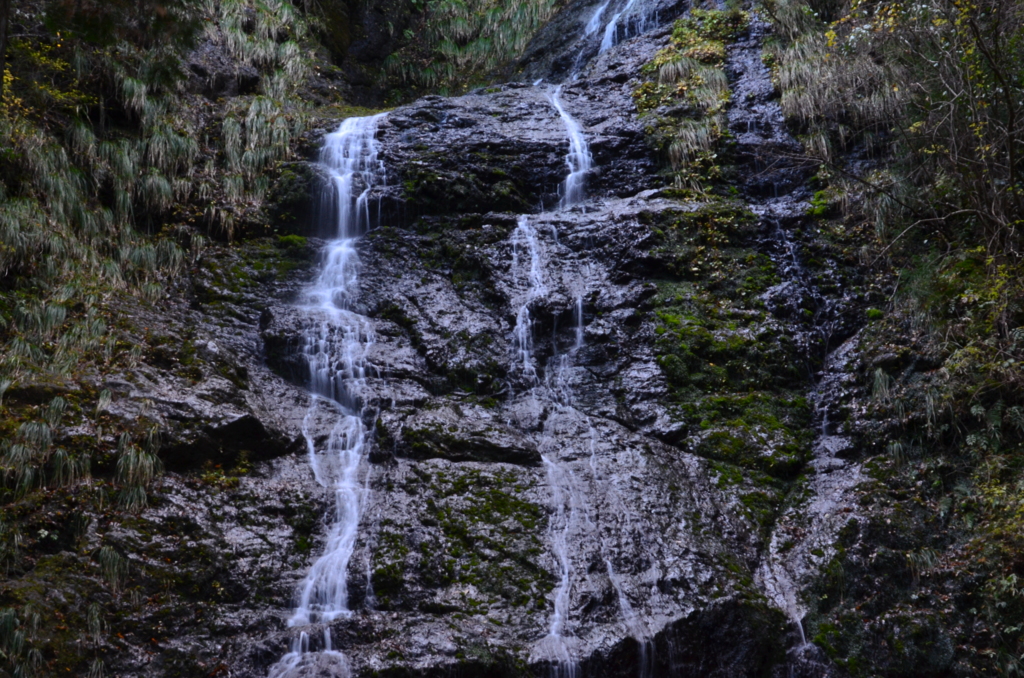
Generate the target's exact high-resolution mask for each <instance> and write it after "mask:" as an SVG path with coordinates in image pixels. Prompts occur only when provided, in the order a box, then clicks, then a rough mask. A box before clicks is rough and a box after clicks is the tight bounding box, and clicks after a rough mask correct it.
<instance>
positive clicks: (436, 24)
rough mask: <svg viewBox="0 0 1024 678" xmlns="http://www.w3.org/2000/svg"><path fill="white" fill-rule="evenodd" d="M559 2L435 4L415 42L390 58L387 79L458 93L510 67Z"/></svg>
mask: <svg viewBox="0 0 1024 678" xmlns="http://www.w3.org/2000/svg"><path fill="white" fill-rule="evenodd" d="M562 4H563V3H562V2H561V0H524V1H522V2H514V3H496V2H493V0H433V1H432V2H429V3H427V7H426V10H425V12H424V15H423V19H422V25H421V27H420V28H419V30H417V31H416V39H415V40H410V41H409V43H408V44H407V45H406V46H405V47H403V48H402V49H400V50H398V51H396V52H395V53H393V54H391V55H389V56H388V57H387V58H386V59H385V60H384V63H383V69H382V75H383V77H384V79H385V80H387V81H389V82H390V83H391V84H394V85H397V86H399V87H412V88H414V89H430V90H435V89H436V90H441V91H442V92H454V91H456V90H458V89H462V88H464V87H466V86H467V85H468V84H469V83H470V82H473V81H475V80H478V79H480V78H482V77H484V76H486V75H487V74H488V73H490V72H491V71H494V70H495V69H497V68H498V67H499V66H501V65H503V64H505V63H507V62H508V61H509V60H510V59H512V58H513V57H515V56H516V55H517V54H519V53H520V52H521V51H522V50H523V48H525V47H526V44H527V42H529V40H530V39H531V38H532V37H533V35H534V34H535V33H536V31H537V30H538V29H539V28H540V27H541V26H542V25H543V23H544V22H545V21H547V20H548V19H549V18H551V17H552V16H553V15H554V13H555V12H556V11H557V10H558V8H559V7H560V6H561V5H562Z"/></svg>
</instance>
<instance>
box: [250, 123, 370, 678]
mask: <svg viewBox="0 0 1024 678" xmlns="http://www.w3.org/2000/svg"><path fill="white" fill-rule="evenodd" d="M381 117H382V115H378V116H374V117H369V118H349V119H348V120H345V121H344V122H343V123H342V124H341V126H340V127H339V128H338V130H337V131H336V132H334V133H332V134H329V135H328V136H327V138H326V139H325V141H324V148H323V150H322V152H321V156H320V159H321V165H322V167H323V169H324V171H325V173H326V175H327V177H328V182H327V184H328V185H327V187H326V189H325V192H324V196H323V197H322V199H321V202H320V222H321V223H320V227H321V230H322V231H326V232H328V233H330V235H331V236H332V237H333V238H334V239H333V240H331V241H330V242H328V243H327V245H326V246H325V247H324V254H323V266H322V268H321V270H320V274H319V276H318V278H317V280H316V282H315V283H314V284H313V285H312V286H311V287H310V288H309V289H307V290H306V291H305V294H304V298H303V301H302V303H301V307H302V308H303V309H304V310H305V311H306V312H307V313H308V316H309V318H310V323H309V327H308V329H307V331H306V337H305V344H304V347H303V355H304V356H305V358H306V361H307V363H308V365H309V380H310V390H311V391H312V393H313V399H312V403H311V404H310V408H309V411H308V412H307V414H306V417H305V420H304V423H303V435H304V436H305V439H306V448H307V452H308V454H309V461H310V466H311V467H312V470H313V474H314V477H315V478H316V481H317V483H319V484H320V485H321V486H323V487H325V488H327V489H328V490H329V491H330V492H332V493H333V499H334V505H333V522H332V523H331V525H330V527H329V529H328V534H327V543H326V545H325V548H324V553H323V554H322V555H321V556H320V557H319V558H318V559H317V560H316V562H314V563H313V566H312V567H311V568H310V570H309V573H308V574H307V575H306V578H305V580H304V581H303V583H302V585H301V587H300V589H299V592H298V604H297V606H296V608H295V611H294V612H293V614H292V616H291V618H290V619H289V620H288V625H289V626H290V627H299V626H313V625H316V626H319V627H320V628H319V629H316V628H310V629H308V630H307V629H304V630H303V631H302V632H301V633H300V634H299V635H298V637H297V638H295V640H294V641H293V643H292V646H291V648H290V651H289V652H288V653H287V654H286V655H285V656H284V657H282V659H281V660H280V661H279V662H278V663H277V664H275V665H274V666H273V667H271V669H270V674H269V675H270V677H271V678H293V677H297V676H318V677H319V676H336V677H338V678H342V677H347V676H349V675H350V670H349V664H348V659H347V658H346V657H345V655H344V654H343V653H342V652H340V651H338V650H335V649H334V648H333V645H332V641H331V631H330V627H329V626H328V624H329V623H330V622H332V621H334V620H335V619H338V618H342V617H347V616H350V615H351V610H349V607H348V585H347V574H348V564H349V560H351V558H352V552H353V550H354V549H355V541H356V536H357V533H358V529H359V521H360V517H361V514H362V506H363V504H364V502H365V496H366V493H367V488H366V486H365V485H364V484H362V483H360V480H359V469H360V466H361V464H362V461H363V458H364V457H365V455H366V452H367V448H368V446H369V434H368V431H367V430H366V427H365V425H364V424H363V417H362V414H363V413H362V411H361V409H362V407H363V405H362V403H361V398H360V393H361V391H362V386H363V384H364V383H365V380H366V378H367V377H368V376H369V375H370V373H371V372H372V366H371V365H370V364H369V363H368V361H367V358H366V356H367V351H368V349H369V348H370V346H371V345H372V343H373V340H374V335H373V326H372V324H371V323H370V321H369V320H368V319H367V318H365V317H363V316H361V315H359V314H357V313H354V312H353V311H352V310H351V309H350V308H349V306H350V304H351V301H352V299H353V298H354V296H355V294H356V292H357V290H358V269H359V256H358V252H357V250H356V247H355V241H356V238H358V237H359V236H360V235H361V234H362V233H364V232H365V231H366V229H367V228H369V225H370V198H369V196H370V193H371V191H372V189H373V188H374V187H375V186H376V185H378V184H380V183H381V182H382V181H383V168H382V166H381V163H380V161H379V160H378V158H377V142H376V141H375V139H374V136H375V134H376V130H377V125H378V123H379V121H380V119H381ZM325 414H326V415H327V416H330V417H333V418H334V424H333V426H332V428H331V430H330V432H329V433H328V435H327V438H326V442H319V443H318V436H317V433H318V431H317V430H316V428H315V426H314V423H315V422H316V421H317V420H319V419H321V418H322V417H323V415H325ZM317 630H319V631H322V639H316V637H315V636H314V635H313V633H314V631H317ZM314 640H316V642H314Z"/></svg>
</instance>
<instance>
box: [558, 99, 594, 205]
mask: <svg viewBox="0 0 1024 678" xmlns="http://www.w3.org/2000/svg"><path fill="white" fill-rule="evenodd" d="M561 96H562V85H559V86H558V87H556V88H555V89H554V90H553V91H552V92H551V105H552V106H554V107H555V110H556V111H558V115H559V116H560V117H561V118H562V122H563V123H564V124H565V131H566V132H567V133H568V135H569V153H568V154H567V155H566V156H565V164H566V165H567V166H568V168H569V174H568V176H566V177H565V181H563V182H562V187H561V195H562V197H561V200H560V201H559V203H558V206H559V208H560V209H566V208H567V207H572V206H573V205H576V204H578V203H581V202H583V199H584V197H586V179H587V173H588V172H589V171H590V170H591V169H593V166H594V157H593V156H592V155H591V154H590V145H589V144H588V143H587V139H586V137H585V136H583V127H582V126H581V125H580V123H579V121H577V120H576V118H574V117H572V116H571V115H569V113H568V112H566V110H565V107H564V106H563V105H562V99H561Z"/></svg>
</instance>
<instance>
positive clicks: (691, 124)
mask: <svg viewBox="0 0 1024 678" xmlns="http://www.w3.org/2000/svg"><path fill="white" fill-rule="evenodd" d="M749 21H750V18H749V16H748V15H747V14H746V13H745V12H741V11H739V10H726V11H722V10H700V9H695V10H693V11H692V12H691V13H690V16H689V17H687V18H684V19H679V20H678V21H676V23H675V25H674V27H673V30H672V38H671V41H670V44H669V46H668V47H666V48H665V49H663V50H661V51H660V52H658V53H657V54H656V55H655V57H654V59H653V60H652V61H651V62H650V63H648V64H646V65H645V66H644V67H643V72H644V73H645V74H646V75H647V76H648V79H647V80H646V81H645V82H643V83H641V84H640V85H639V86H638V87H637V88H636V89H635V90H634V91H633V100H634V101H635V103H636V107H637V110H638V111H639V112H640V113H641V114H644V113H651V112H652V111H656V110H658V109H660V108H661V107H667V108H669V109H670V112H669V113H668V114H667V115H665V116H663V117H662V118H660V119H657V120H652V122H651V123H650V124H649V125H648V128H647V133H648V136H649V139H650V141H651V143H652V144H653V145H654V146H656V147H657V148H658V149H659V150H661V151H662V152H663V153H664V154H665V156H666V157H667V159H668V161H669V163H670V164H671V166H672V169H673V170H674V171H675V179H676V185H677V186H678V187H680V188H686V189H688V190H691V191H694V192H697V193H701V192H702V191H703V185H704V183H705V182H707V181H708V180H715V179H717V178H719V172H720V170H719V168H718V165H717V163H716V157H717V156H716V152H715V149H716V147H717V145H718V143H719V140H720V139H721V138H722V136H723V135H724V134H725V133H726V132H725V129H726V123H725V118H724V111H725V107H726V105H727V104H728V102H729V96H730V90H729V82H728V78H727V77H726V73H725V70H724V65H725V53H726V43H727V42H729V41H732V40H735V39H736V38H737V37H739V36H740V35H741V34H742V33H743V32H744V31H746V30H747V26H748V24H749Z"/></svg>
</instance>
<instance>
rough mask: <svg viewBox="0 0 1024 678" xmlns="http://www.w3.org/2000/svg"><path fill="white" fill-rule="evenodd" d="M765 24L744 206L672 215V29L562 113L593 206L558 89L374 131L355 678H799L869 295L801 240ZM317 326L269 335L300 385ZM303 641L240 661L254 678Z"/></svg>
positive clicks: (741, 47) (797, 187) (677, 208)
mask: <svg viewBox="0 0 1024 678" xmlns="http://www.w3.org/2000/svg"><path fill="white" fill-rule="evenodd" d="M592 11H593V8H590V7H588V8H582V9H579V10H578V11H577V14H576V15H575V16H589V15H590V14H591V13H592ZM563 23H571V21H570V20H569V19H566V20H565V21H563ZM764 30H765V26H764V25H763V24H761V23H758V22H755V23H754V24H753V25H752V27H751V29H750V31H749V33H748V34H747V35H745V36H744V37H743V38H742V39H741V40H740V41H739V42H738V43H737V44H735V45H734V46H733V47H731V48H730V50H731V52H730V54H731V57H730V62H729V70H730V71H731V72H730V80H731V81H732V83H733V85H732V86H733V89H734V95H733V96H734V103H733V108H732V109H731V113H730V119H729V124H730V130H731V131H732V132H733V134H734V136H735V142H734V143H733V144H732V147H731V149H730V157H731V164H732V165H733V166H734V167H735V168H736V170H737V176H738V177H742V178H740V179H738V180H737V181H736V183H735V186H736V187H737V188H738V189H739V191H738V192H737V193H736V194H735V195H734V197H714V196H704V197H703V198H698V199H686V198H684V197H673V196H675V195H679V192H678V191H676V192H674V191H673V190H670V189H667V188H665V187H664V186H665V181H664V179H662V178H661V177H660V176H659V175H658V168H659V161H658V158H657V157H656V155H655V153H654V152H653V151H652V149H651V148H650V146H649V145H648V142H647V139H646V135H645V127H646V126H648V125H650V124H652V119H651V118H650V117H648V118H646V119H643V118H640V117H639V116H638V114H637V113H636V109H635V106H634V103H633V97H632V93H633V92H634V90H635V89H636V88H637V87H638V86H639V84H640V81H639V79H638V78H639V73H640V70H641V66H643V64H645V63H647V62H649V61H651V60H652V59H653V58H654V56H655V54H656V52H657V51H658V50H659V49H660V48H662V47H664V45H665V44H666V40H667V31H664V30H662V31H658V30H654V31H651V32H648V33H646V34H645V35H643V36H641V37H639V38H636V39H634V40H631V41H629V42H626V43H624V44H621V45H619V46H618V47H616V48H614V49H613V50H611V51H608V52H607V53H605V54H602V55H601V57H600V58H599V59H597V60H595V61H594V62H593V64H592V65H591V66H590V67H589V68H587V69H586V70H584V71H583V72H582V74H581V76H580V77H579V78H578V79H574V80H572V81H571V82H568V83H567V84H566V85H565V86H564V87H563V89H561V90H560V97H561V101H562V103H563V105H564V107H565V109H566V110H567V111H568V112H569V114H570V115H571V116H572V117H574V118H576V119H577V120H579V121H580V122H581V124H582V127H583V131H584V134H585V136H586V138H587V140H588V141H589V143H590V148H591V150H592V152H593V156H594V165H595V166H596V168H597V169H596V170H595V171H594V172H593V173H592V174H591V175H590V176H588V182H587V190H588V196H589V197H588V199H587V200H586V201H585V202H584V203H582V204H579V205H576V206H574V207H571V208H567V209H557V206H558V203H559V195H558V189H559V184H560V182H561V181H562V179H564V177H565V174H566V165H565V155H566V153H567V152H568V140H567V137H566V130H565V126H564V123H563V121H562V120H561V118H560V116H559V114H558V112H557V110H556V108H555V106H554V105H553V101H552V97H553V96H555V94H554V90H553V89H552V88H549V87H546V86H544V85H543V84H541V85H538V86H529V85H522V84H510V85H503V86H498V87H494V88H491V89H489V90H484V91H479V92H474V93H472V94H470V95H467V96H464V97H459V98H456V99H444V98H440V97H428V98H425V99H422V100H420V101H418V102H416V103H415V104H412V105H410V106H407V107H403V108H400V109H398V110H396V111H393V112H391V113H390V114H388V116H387V117H386V118H385V119H384V120H383V121H382V122H381V123H380V125H379V131H378V135H377V139H378V142H379V144H380V157H381V159H382V161H383V164H384V167H385V168H386V174H387V181H386V185H385V186H383V187H381V188H379V189H376V195H375V196H374V197H375V202H376V203H377V204H378V205H379V226H378V227H377V228H376V229H375V230H373V231H372V232H370V233H369V234H368V235H367V236H366V237H365V238H363V239H362V240H361V241H360V242H359V245H358V248H359V256H360V260H361V269H360V271H361V272H360V276H361V278H360V284H359V295H358V298H357V299H356V300H355V301H354V305H353V309H354V310H356V311H357V312H358V313H360V314H362V315H364V316H365V317H367V318H369V319H371V321H372V323H373V326H374V334H375V340H374V342H373V343H372V344H370V345H369V347H368V349H367V350H368V353H367V357H366V360H367V362H368V363H369V364H370V365H372V366H373V369H372V370H371V374H372V376H370V377H369V378H368V379H367V380H366V382H365V384H364V385H363V387H362V388H361V394H362V397H363V400H364V402H363V403H361V406H362V407H363V412H364V413H365V417H366V424H367V425H368V426H372V427H373V430H374V432H375V439H374V450H373V452H372V453H371V455H370V459H369V462H370V463H369V464H368V465H367V466H366V468H365V471H364V472H365V474H366V483H367V487H368V489H369V492H368V494H367V497H368V498H367V500H366V501H367V504H366V506H365V508H364V513H363V520H362V522H361V524H360V529H359V537H358V543H357V547H356V551H355V553H354V555H353V557H352V559H351V561H350V564H349V575H348V585H349V595H350V605H351V607H352V608H353V609H354V610H355V612H354V614H353V617H352V618H351V619H346V620H344V621H336V622H333V623H332V625H331V637H332V638H333V644H334V647H335V648H338V647H340V648H342V649H343V650H344V652H345V654H346V656H347V657H348V661H349V662H350V665H351V668H352V670H353V671H354V672H355V673H357V674H369V673H371V672H379V673H384V674H388V675H392V674H394V675H399V674H401V675H405V674H407V673H409V672H412V673H415V674H417V675H420V674H422V675H435V674H442V673H444V674H446V673H447V672H449V671H452V670H459V671H461V672H467V671H468V672H470V673H478V674H480V675H492V674H495V673H500V672H513V673H518V672H521V671H526V672H528V673H529V672H536V671H543V670H545V669H544V667H549V670H552V671H563V672H564V671H570V670H576V669H574V668H573V667H578V668H579V669H581V670H582V671H583V672H584V673H585V674H586V675H609V676H611V675H633V674H635V673H637V672H638V671H647V672H648V674H649V675H662V674H668V673H671V674H673V675H702V676H706V675H760V674H763V673H764V672H765V671H769V670H770V667H772V666H775V667H777V669H778V670H780V671H782V670H783V669H784V667H785V666H786V663H787V661H793V662H795V664H794V665H800V664H799V662H798V661H797V660H796V659H792V658H791V659H790V660H787V657H786V651H787V649H788V648H789V647H791V646H798V645H800V642H799V641H798V638H799V635H800V633H801V631H800V630H799V628H798V627H797V626H796V625H795V622H797V621H799V620H800V619H801V618H802V617H803V615H804V610H803V607H802V604H801V603H800V599H801V596H802V593H801V591H802V589H803V588H805V587H806V586H807V585H808V584H809V582H810V581H812V580H813V579H814V577H815V576H816V575H815V573H816V572H817V568H818V567H819V566H820V565H821V564H822V563H823V562H826V561H827V560H828V558H829V557H830V556H831V555H832V551H833V550H834V549H833V546H832V543H833V542H834V540H835V538H836V534H837V532H838V531H839V530H840V529H841V528H842V527H843V526H844V525H846V524H847V522H848V521H849V520H850V519H852V518H853V514H852V513H851V511H852V510H853V509H852V505H853V501H852V498H851V497H852V496H853V493H854V492H855V490H854V488H855V486H856V484H857V481H858V479H859V475H858V474H859V470H858V468H859V467H858V466H857V465H856V464H855V463H851V462H848V461H846V460H844V459H842V458H841V457H842V455H843V453H844V452H847V451H849V450H850V449H851V448H852V447H853V441H852V439H851V438H850V437H848V436H847V437H841V436H839V435H836V434H837V432H838V429H839V428H840V427H842V425H843V424H844V423H845V418H844V417H843V415H842V413H841V412H840V410H841V409H842V406H843V405H844V404H845V403H841V402H840V401H841V400H842V399H843V398H844V397H850V396H851V395H852V393H851V392H848V391H842V390H841V389H839V388H837V387H836V386H835V385H836V384H837V383H839V382H844V380H846V381H849V378H848V377H843V376H842V375H843V374H847V373H848V372H850V371H851V370H852V369H853V367H854V364H855V361H856V358H855V355H856V339H853V340H852V343H846V344H843V342H844V341H846V340H847V339H848V338H849V337H851V336H854V335H855V333H856V330H857V328H858V326H859V320H858V318H859V311H860V309H861V308H862V307H863V304H864V303H865V298H864V295H863V293H861V294H860V295H858V293H857V291H856V290H857V287H858V283H859V281H858V280H857V276H858V275H859V274H858V271H857V266H856V264H855V262H854V261H853V260H851V259H850V258H848V257H847V256H846V255H845V254H844V251H843V248H842V243H835V242H828V241H827V240H825V239H823V238H820V237H818V236H817V234H815V233H814V232H813V229H812V225H813V222H812V221H810V220H808V219H806V218H805V217H804V216H803V215H804V212H805V211H806V210H807V208H808V203H807V202H806V201H807V200H808V199H809V197H810V192H809V191H808V190H807V189H806V188H805V186H804V183H805V182H804V179H805V177H806V175H807V173H806V172H804V171H803V170H801V168H799V167H797V166H794V165H792V164H787V163H786V162H781V163H779V162H778V159H779V155H780V153H782V152H785V151H790V152H792V151H793V149H794V148H795V147H796V144H795V142H794V141H793V140H792V138H791V137H789V134H788V132H787V131H786V129H785V126H784V123H783V121H782V119H781V114H780V113H779V112H778V108H777V106H775V105H774V104H773V102H772V101H771V96H772V87H771V84H770V80H769V78H768V71H767V69H766V68H765V67H764V66H763V65H762V64H761V62H760V58H759V45H760V39H761V36H762V35H763V31H764ZM555 56H556V60H557V55H555ZM669 115H671V114H669ZM773 162H774V163H775V164H776V165H777V166H775V167H772V166H771V164H772V163H773ZM768 186H771V187H773V189H772V190H773V192H778V193H779V195H773V196H772V197H770V198H766V197H764V195H765V193H766V187H768ZM523 214H526V215H527V216H526V218H525V221H524V220H523V219H522V217H521V216H520V215H523ZM809 252H813V255H810V256H809V254H808V253H809ZM812 257H813V258H814V259H815V261H814V262H813V263H807V260H808V259H810V258H812ZM537 276H539V280H538V278H537ZM541 288H542V291H540V292H538V289H541ZM847 290H849V292H847ZM524 307H525V308H526V309H527V310H528V317H529V318H530V327H531V328H532V332H531V342H532V343H531V347H530V350H529V353H528V355H524V350H523V344H522V340H521V339H517V333H516V330H517V327H521V318H522V312H523V308H524ZM305 327H306V325H305V319H304V317H303V315H302V312H301V311H299V310H297V309H295V308H294V307H292V306H289V305H287V304H285V305H281V306H271V307H270V308H269V309H268V310H267V311H266V312H265V313H264V315H263V320H262V324H261V328H262V334H261V336H262V339H263V342H264V344H265V346H267V349H268V351H267V355H268V362H269V364H270V366H271V367H272V368H273V369H275V370H276V371H277V372H278V373H279V374H281V375H284V376H286V377H289V378H291V379H294V380H296V381H298V382H299V383H301V380H302V375H303V371H302V369H301V365H300V363H301V356H299V355H298V347H299V346H301V345H302V337H303V336H304V332H305V331H306V330H305ZM841 344H842V346H843V348H842V349H841V350H840V351H839V352H838V353H836V357H833V358H832V359H830V360H828V361H826V359H825V356H826V355H827V354H828V353H829V352H831V351H833V350H834V349H836V348H838V347H839V346H840V345H841ZM822 373H824V375H825V377H824V378H822V377H821V374H822ZM816 383H820V384H823V386H821V387H820V388H818V389H817V390H816V389H815V384H816ZM827 413H833V414H832V418H831V423H826V421H825V420H826V417H827V416H828V414H827ZM324 434H326V432H324ZM780 516H781V517H782V519H783V521H782V522H781V523H777V519H778V518H779V517H780ZM777 525H781V526H782V527H777ZM313 551H314V552H315V551H316V547H314V549H313ZM560 601H561V602H560ZM281 612H282V613H285V612H287V608H286V607H285V608H283V609H282V610H281ZM555 617H558V621H557V622H556V621H554V618H555ZM556 624H557V625H558V626H557V629H556V626H555V625H556ZM304 632H305V633H309V634H310V635H311V636H312V637H315V635H314V634H315V633H316V632H317V631H316V630H315V629H310V628H303V627H299V628H294V629H290V630H288V631H285V632H282V634H281V635H280V636H274V635H270V636H269V637H268V639H267V640H265V641H264V642H263V643H261V644H259V645H258V646H256V650H255V652H254V651H253V649H252V648H243V647H240V646H238V645H235V648H236V649H237V651H239V652H240V653H241V656H243V657H245V659H244V660H243V661H244V663H245V664H246V665H250V666H252V667H254V668H253V673H254V674H257V673H258V672H259V671H258V668H257V667H258V666H259V665H260V663H261V661H266V659H267V658H268V657H273V656H274V655H275V653H276V654H277V655H282V654H284V652H285V651H286V649H287V647H288V644H289V641H288V638H289V637H293V636H295V635H296V634H299V633H304ZM313 649H314V650H315V649H316V648H315V647H314V648H313ZM811 654H813V653H811ZM803 661H804V663H805V664H806V662H807V660H806V659H805V660H803Z"/></svg>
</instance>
